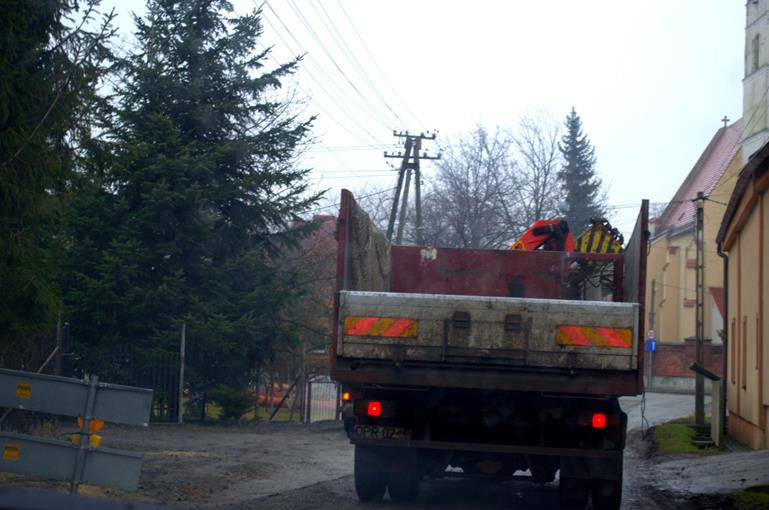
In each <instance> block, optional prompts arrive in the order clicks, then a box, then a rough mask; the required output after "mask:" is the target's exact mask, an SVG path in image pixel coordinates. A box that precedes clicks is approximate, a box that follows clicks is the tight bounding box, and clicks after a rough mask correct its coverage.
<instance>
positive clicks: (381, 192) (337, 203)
mask: <svg viewBox="0 0 769 510" xmlns="http://www.w3.org/2000/svg"><path fill="white" fill-rule="evenodd" d="M394 190H395V188H394V187H393V188H387V189H383V190H379V191H375V192H373V193H368V194H367V195H361V196H357V197H355V199H356V200H363V199H364V198H369V197H373V196H376V195H382V194H384V193H390V192H391V191H394ZM340 205H341V204H340V203H339V202H335V203H333V204H329V205H324V206H321V207H316V208H315V209H310V210H309V211H307V213H314V212H318V211H322V210H324V209H334V208H337V209H338V208H339V206H340Z"/></svg>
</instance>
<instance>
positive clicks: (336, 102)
mask: <svg viewBox="0 0 769 510" xmlns="http://www.w3.org/2000/svg"><path fill="white" fill-rule="evenodd" d="M264 5H266V6H267V8H269V9H270V11H272V13H273V14H274V15H275V18H276V19H277V21H278V22H279V23H280V25H281V26H282V27H283V28H284V29H285V31H286V32H287V33H288V35H289V36H290V37H291V38H292V39H293V40H294V42H295V43H296V44H297V46H298V47H299V49H300V50H301V51H302V52H303V54H305V55H307V56H308V62H309V63H310V64H311V65H312V66H313V67H314V68H315V69H316V70H317V71H318V73H319V75H321V76H323V77H324V78H325V79H326V80H327V82H328V83H330V84H332V86H336V87H337V88H339V86H338V85H336V83H335V82H334V81H333V80H332V79H331V78H330V77H329V76H328V75H327V74H326V73H325V71H323V68H322V67H321V66H320V65H319V64H318V63H317V62H316V61H315V59H314V58H313V56H312V55H310V54H309V53H308V52H307V50H306V49H305V48H304V46H303V45H302V43H301V42H299V40H298V39H297V38H296V36H295V35H294V33H293V32H292V31H291V30H290V29H289V28H288V26H287V25H286V24H285V23H284V22H283V20H282V19H281V18H280V16H278V13H277V12H275V10H274V9H273V8H272V6H271V5H270V4H269V3H268V2H264ZM264 20H265V21H266V22H267V24H268V25H269V26H270V28H272V30H273V31H274V32H275V33H276V35H277V36H278V38H280V40H281V42H283V44H284V45H285V46H286V48H287V49H288V50H289V51H290V52H292V53H295V52H294V50H293V49H292V48H291V45H290V44H288V41H286V39H285V38H284V37H283V35H282V34H281V32H280V31H278V30H277V28H276V27H275V25H273V24H272V22H271V21H270V19H269V18H268V17H266V16H264ZM304 70H305V72H306V73H307V75H308V76H309V77H310V78H311V79H312V80H313V81H314V82H315V83H316V84H317V85H318V86H319V87H320V89H321V90H322V91H323V92H324V93H325V94H326V96H328V98H329V99H331V101H332V102H333V103H334V105H336V107H337V108H338V109H339V111H341V112H342V113H343V114H344V115H345V116H346V117H347V118H349V119H350V121H351V122H353V123H354V124H355V125H356V126H358V127H359V128H360V129H361V131H363V132H365V133H366V134H367V135H369V136H370V137H371V139H372V140H375V141H378V139H377V137H375V136H374V135H373V134H371V132H370V131H369V130H368V129H366V128H365V127H364V126H363V125H362V124H361V123H360V122H359V121H358V119H357V118H356V116H355V115H352V114H351V113H350V112H349V111H348V110H347V109H346V108H345V107H344V106H342V104H341V103H344V102H345V101H343V100H341V102H340V100H338V99H337V97H336V96H335V95H334V94H332V93H331V92H329V90H328V89H327V88H326V87H325V86H324V85H323V84H322V83H321V81H320V79H318V78H317V77H316V76H315V75H314V74H313V73H311V72H310V71H309V69H308V68H307V67H305V68H304ZM340 90H341V89H340ZM305 93H306V92H305ZM343 94H344V93H343ZM308 96H309V97H310V98H311V99H312V96H310V95H309V94H308ZM313 102H314V103H315V104H316V105H317V106H318V107H319V108H322V107H321V106H320V104H318V102H317V101H315V100H314V99H313ZM347 103H349V104H352V105H354V106H356V107H357V108H358V109H360V110H361V112H363V113H365V114H368V115H369V116H370V117H371V118H372V119H373V120H375V121H377V122H379V120H378V119H377V118H376V117H373V116H372V115H371V114H370V113H369V112H368V111H366V110H365V109H364V108H363V107H361V106H360V105H359V104H358V103H357V102H354V101H349V99H348V100H347ZM346 130H347V129H346ZM347 131H348V132H349V130H347ZM356 138H358V137H356ZM358 139H359V140H361V141H363V140H362V139H360V138H358ZM364 143H365V142H364Z"/></svg>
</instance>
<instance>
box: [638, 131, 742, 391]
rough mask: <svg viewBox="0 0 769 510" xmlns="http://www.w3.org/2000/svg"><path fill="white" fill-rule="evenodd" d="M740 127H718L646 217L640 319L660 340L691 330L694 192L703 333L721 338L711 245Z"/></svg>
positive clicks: (731, 177)
mask: <svg viewBox="0 0 769 510" xmlns="http://www.w3.org/2000/svg"><path fill="white" fill-rule="evenodd" d="M741 132H742V127H741V123H740V121H737V122H735V123H733V124H731V125H730V126H727V127H722V128H720V129H719V130H718V131H717V132H716V133H715V135H714V136H713V139H712V140H711V141H710V143H709V144H708V146H707V147H706V149H705V151H704V152H703V153H702V155H701V156H700V158H699V159H698V160H697V162H696V164H695V165H694V167H693V168H692V170H691V171H690V172H689V175H688V176H687V177H686V179H685V180H684V181H683V183H682V184H681V186H680V187H679V188H678V191H676V193H675V195H674V196H673V198H672V200H671V201H670V203H669V204H668V205H667V207H666V208H665V209H664V211H663V212H662V214H660V215H659V216H658V217H656V218H653V219H652V221H651V229H652V237H651V242H650V247H649V254H648V261H647V276H646V285H647V287H646V312H647V317H646V324H648V325H649V327H650V328H651V329H654V331H655V333H656V337H657V340H658V341H659V342H661V343H675V342H683V341H684V340H685V339H687V338H692V337H694V335H695V315H696V314H695V309H696V285H695V283H696V272H695V270H696V255H697V254H696V249H697V248H696V243H695V238H694V234H695V230H694V229H695V216H696V209H697V207H696V202H695V199H696V197H697V193H698V192H700V191H701V192H703V193H704V195H705V197H707V200H706V202H705V207H704V209H705V211H704V230H705V235H704V238H705V239H704V240H705V253H704V266H705V309H704V312H705V337H706V338H708V339H709V340H710V341H711V342H712V343H713V344H714V345H715V344H720V343H721V334H720V332H721V330H722V329H723V315H724V312H725V309H724V299H723V264H722V262H721V259H720V258H719V257H718V255H717V253H716V251H715V249H714V248H713V247H714V246H715V239H716V234H717V233H718V229H719V226H720V225H721V218H722V215H723V212H724V208H725V207H724V205H723V204H724V203H725V202H726V201H727V200H728V199H729V197H730V195H731V192H732V189H733V187H734V184H735V181H736V175H737V173H738V172H739V170H740V168H741V166H742V157H741V152H740V135H741ZM691 361H694V360H691ZM664 362H665V360H664V359H659V360H655V364H656V363H664ZM719 372H720V370H719ZM655 373H656V372H655ZM665 375H667V376H673V375H674V374H672V373H667V374H665ZM676 375H679V376H683V377H687V376H688V375H690V374H689V373H679V374H676ZM679 389H687V388H679Z"/></svg>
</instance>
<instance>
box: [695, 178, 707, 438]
mask: <svg viewBox="0 0 769 510" xmlns="http://www.w3.org/2000/svg"><path fill="white" fill-rule="evenodd" d="M704 203H705V196H704V194H703V192H702V191H699V192H697V226H696V230H695V241H696V243H697V270H696V271H697V287H696V288H697V309H696V319H695V320H696V330H695V336H696V338H697V349H696V357H697V359H696V361H697V363H698V364H699V365H700V366H702V365H703V363H704V361H705V352H704V351H705V345H704V344H705V264H704V258H705V257H704V253H703V247H704V244H703V238H704V236H705V230H704V221H705V220H704V216H705V210H704V208H703V206H704ZM694 391H695V401H694V422H695V427H696V428H697V431H698V432H700V431H702V430H704V429H705V378H704V376H703V375H702V374H701V373H699V372H697V375H696V382H695V389H694Z"/></svg>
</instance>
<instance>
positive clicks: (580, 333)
mask: <svg viewBox="0 0 769 510" xmlns="http://www.w3.org/2000/svg"><path fill="white" fill-rule="evenodd" d="M555 340H556V342H558V343H559V344H561V345H576V346H588V345H594V346H597V347H619V348H628V347H632V346H633V330H632V329H631V328H597V327H593V326H558V328H557V329H556V330H555Z"/></svg>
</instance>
